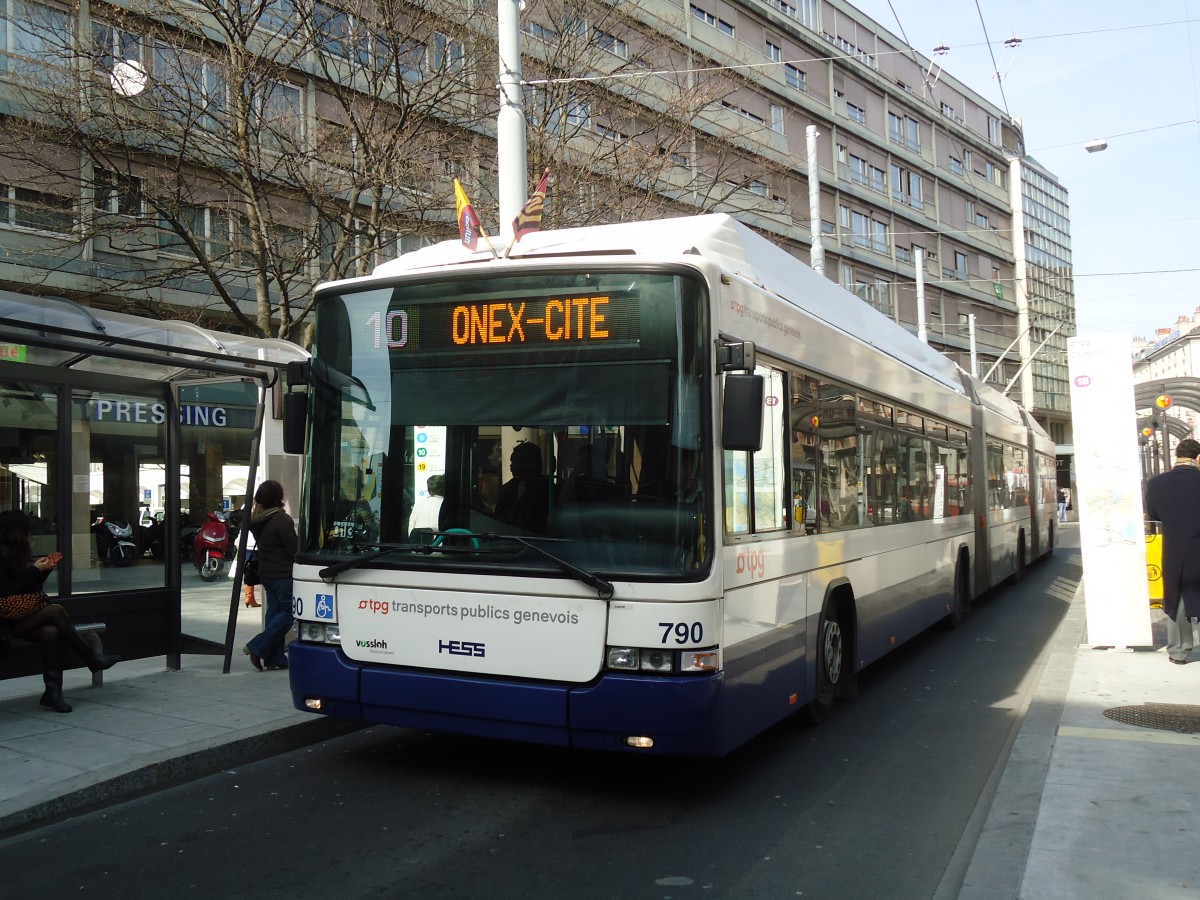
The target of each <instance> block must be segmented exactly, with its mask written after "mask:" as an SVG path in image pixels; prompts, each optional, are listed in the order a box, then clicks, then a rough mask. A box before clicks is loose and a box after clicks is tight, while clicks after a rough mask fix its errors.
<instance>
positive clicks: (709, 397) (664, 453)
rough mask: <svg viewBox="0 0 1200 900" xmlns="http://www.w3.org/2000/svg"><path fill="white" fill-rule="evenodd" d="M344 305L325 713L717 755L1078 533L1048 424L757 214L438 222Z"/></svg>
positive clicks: (334, 365) (315, 413)
mask: <svg viewBox="0 0 1200 900" xmlns="http://www.w3.org/2000/svg"><path fill="white" fill-rule="evenodd" d="M315 328H316V331H315V338H314V345H313V355H312V359H311V361H310V362H309V363H307V364H306V365H307V370H306V371H297V372H295V373H293V374H294V375H295V376H296V377H298V378H306V379H307V383H308V389H307V392H298V393H295V394H289V400H288V401H287V402H286V403H285V405H286V407H287V410H288V412H289V422H288V423H287V428H288V431H289V432H290V434H291V436H292V437H291V439H290V441H291V445H292V447H293V448H294V447H295V446H296V444H297V443H300V444H302V442H303V441H304V440H305V438H304V437H300V436H299V435H301V434H306V435H307V448H306V453H307V466H306V474H305V490H304V496H303V502H302V509H301V538H300V552H299V554H298V556H297V560H296V568H295V576H296V586H295V595H296V601H295V604H296V605H295V611H296V617H297V619H298V620H299V639H298V640H297V641H295V642H293V643H292V644H291V647H290V651H289V652H290V657H291V660H290V662H291V672H290V678H291V688H292V692H293V697H294V702H295V705H296V707H297V708H299V709H302V710H311V711H315V712H318V713H322V714H328V715H334V716H342V717H346V718H350V719H359V720H363V721H368V722H375V723H387V724H393V725H400V726H408V727H413V728H421V729H430V730H436V731H446V732H459V733H464V734H471V735H481V736H490V737H500V738H509V739H516V740H523V741H532V742H541V743H545V744H554V745H560V746H564V747H581V748H595V749H606V750H625V751H631V752H632V751H641V752H649V753H665V754H687V755H707V756H719V755H722V754H725V753H728V752H729V751H730V750H732V749H733V748H735V747H737V746H738V745H740V744H742V743H743V742H745V741H746V740H748V739H749V738H750V737H752V736H753V735H755V734H757V733H759V732H761V731H763V730H764V729H766V728H768V727H769V726H771V725H772V724H773V723H775V722H778V721H780V720H781V719H783V718H785V717H786V716H789V715H790V714H792V713H795V712H797V711H804V712H807V714H808V715H809V717H811V718H812V719H814V720H817V721H819V720H820V719H821V718H822V717H824V716H825V715H826V714H827V713H828V712H829V711H830V709H831V707H832V706H833V704H834V701H835V699H836V698H838V697H839V696H848V695H851V694H852V693H853V692H854V690H855V683H856V675H857V673H858V672H859V671H860V670H861V669H862V668H863V667H864V666H867V665H870V664H871V663H872V662H874V661H875V660H877V659H879V658H880V657H881V656H883V655H884V654H885V653H887V652H888V651H889V650H891V649H893V648H895V647H896V646H898V645H899V644H901V643H903V642H904V641H906V640H907V639H909V638H911V637H912V636H914V635H916V634H917V633H919V632H920V631H922V630H923V629H926V628H928V627H929V626H930V625H932V624H934V623H935V622H938V621H939V620H946V621H947V622H948V623H950V624H951V625H953V624H957V623H958V622H959V621H960V620H961V617H962V616H963V615H964V613H965V612H966V611H967V609H968V607H969V605H970V603H971V601H972V600H973V599H974V598H975V597H977V596H978V595H979V594H981V593H982V592H984V591H985V590H987V589H989V588H990V587H992V586H993V585H995V584H996V583H998V582H999V581H1001V580H1004V579H1006V578H1010V577H1011V578H1016V577H1019V576H1020V574H1021V572H1022V570H1023V569H1024V567H1025V565H1026V564H1027V563H1028V562H1032V561H1033V560H1034V559H1036V558H1037V557H1038V556H1040V555H1042V554H1044V553H1047V552H1049V551H1050V549H1051V548H1052V546H1053V544H1054V531H1053V529H1054V522H1055V515H1054V513H1055V504H1054V459H1053V445H1052V444H1051V443H1050V441H1049V439H1048V437H1047V436H1046V435H1045V433H1044V432H1042V431H1041V430H1040V429H1038V428H1037V426H1036V425H1034V423H1033V422H1032V421H1031V420H1029V419H1027V418H1025V417H1024V414H1023V413H1022V411H1021V410H1020V408H1019V407H1017V406H1016V405H1015V404H1013V403H1012V402H1011V401H1008V400H1006V399H1005V398H1004V397H1002V396H1000V395H999V394H998V393H997V392H995V391H993V390H991V389H989V388H987V387H986V386H984V385H982V384H981V383H979V382H977V381H976V380H974V379H972V378H970V377H969V376H966V375H964V374H963V373H962V372H961V371H960V370H959V369H958V368H956V366H955V365H953V364H952V363H951V362H950V361H949V360H947V359H946V358H945V357H944V356H942V355H940V354H939V353H937V352H935V351H934V350H932V349H930V348H929V347H928V346H926V345H925V344H924V343H922V342H921V341H919V340H918V339H917V338H915V337H913V336H912V335H910V334H909V333H908V332H906V331H905V330H904V329H903V328H901V327H900V326H899V325H897V324H896V323H894V322H893V321H891V320H890V319H888V318H887V317H885V316H883V315H880V314H879V313H877V312H876V311H874V310H873V309H871V308H870V307H868V306H867V305H866V304H865V303H863V302H862V301H861V300H859V299H858V298H857V297H855V296H853V295H851V294H850V293H848V292H846V291H844V290H842V289H841V288H839V287H838V286H836V285H834V284H832V283H831V282H829V281H828V280H826V279H825V278H823V277H822V276H820V275H818V274H817V273H815V272H813V271H812V270H811V269H809V268H808V267H807V266H805V265H803V264H802V263H800V262H799V261H797V260H795V259H793V258H792V257H791V256H789V255H788V254H787V253H785V252H784V251H782V250H781V249H779V248H777V247H775V246H774V245H772V244H771V243H770V242H768V241H766V240H764V239H763V238H761V237H759V236H757V235H756V234H754V233H753V232H752V231H751V230H749V229H748V228H746V227H745V226H743V225H741V224H739V223H738V222H736V221H734V220H733V219H731V218H730V217H728V216H723V215H710V216H701V217H695V218H679V219H671V220H665V221H655V222H645V223H640V224H629V225H613V226H599V227H593V228H579V229H571V230H564V231H557V232H555V231H548V232H541V233H535V234H531V235H527V236H526V237H524V238H523V239H522V241H521V243H520V244H519V245H517V253H516V254H514V255H513V256H512V257H511V258H507V259H494V258H493V257H492V256H491V254H489V253H483V252H480V253H475V254H471V253H469V252H468V251H467V250H466V249H465V248H464V247H463V246H462V245H461V243H459V242H457V241H455V242H448V243H444V244H439V245H437V246H433V247H428V248H425V249H422V250H418V251H415V252H413V253H408V254H405V255H403V256H401V257H400V258H399V259H397V260H395V261H392V262H388V263H385V264H383V265H381V266H379V267H378V269H377V270H376V271H375V272H374V274H372V275H371V276H369V277H364V278H358V279H353V280H346V281H341V282H337V283H331V284H325V285H322V286H321V287H319V288H318V290H317V293H316V326H315ZM305 393H306V395H307V396H306V398H305ZM297 409H299V410H300V412H301V414H300V415H299V416H295V415H290V414H291V413H292V412H293V411H295V410H297ZM297 420H299V422H298V421H297ZM305 421H306V422H307V428H304V425H305ZM298 424H299V425H300V426H301V427H300V428H297V425H298Z"/></svg>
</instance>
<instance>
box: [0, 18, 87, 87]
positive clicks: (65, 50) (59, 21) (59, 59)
mask: <svg viewBox="0 0 1200 900" xmlns="http://www.w3.org/2000/svg"><path fill="white" fill-rule="evenodd" d="M0 13H2V15H0V29H3V35H2V37H3V41H4V44H3V46H2V47H0V51H3V52H0V73H4V74H9V75H23V76H26V77H29V78H31V79H32V80H34V81H36V82H37V83H38V84H42V85H46V84H51V83H55V82H59V83H62V82H65V79H66V77H67V76H66V72H65V71H63V70H66V69H67V68H69V66H70V55H71V47H72V42H71V18H70V16H69V15H68V14H67V13H66V12H64V11H63V10H60V9H54V8H53V7H50V6H43V5H42V4H40V3H30V2H25V0H3V3H2V4H0Z"/></svg>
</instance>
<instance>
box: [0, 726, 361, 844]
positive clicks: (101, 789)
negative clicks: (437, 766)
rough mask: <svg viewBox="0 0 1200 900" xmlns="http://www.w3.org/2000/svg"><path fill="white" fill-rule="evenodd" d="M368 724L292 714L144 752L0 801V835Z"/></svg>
mask: <svg viewBox="0 0 1200 900" xmlns="http://www.w3.org/2000/svg"><path fill="white" fill-rule="evenodd" d="M366 727H368V726H367V725H365V724H364V723H362V722H356V721H350V720H345V719H334V718H327V717H324V716H321V717H315V716H314V717H309V716H303V717H301V716H294V717H290V718H289V719H288V720H286V722H285V724H283V725H281V726H275V727H266V728H264V727H261V726H260V727H257V728H251V729H245V730H243V731H240V732H236V733H234V734H231V735H226V736H223V737H221V738H218V739H213V740H211V741H210V742H209V743H208V744H207V745H206V746H202V747H200V748H198V749H195V750H191V751H189V752H186V753H184V754H182V755H180V754H179V753H178V751H177V749H168V750H163V751H161V752H159V753H154V754H150V755H147V756H142V757H140V758H138V759H137V760H133V761H130V762H129V763H127V764H124V765H118V766H113V767H111V768H109V769H106V770H104V771H100V772H92V773H88V774H86V775H80V776H78V777H76V778H73V779H71V780H70V781H67V782H64V783H63V784H61V785H57V786H56V787H54V788H50V789H47V790H44V791H41V792H40V793H38V794H34V795H32V796H30V797H25V798H21V800H20V803H21V808H20V809H14V810H11V811H8V810H5V809H4V807H5V806H6V805H7V804H4V803H0V838H5V837H11V836H12V835H14V834H16V833H18V832H20V831H25V830H28V829H30V828H35V827H36V828H40V827H42V826H44V825H50V824H53V823H54V822H58V821H61V820H63V819H66V818H69V817H71V816H73V815H76V814H78V813H83V812H90V811H92V810H95V809H99V808H102V807H105V806H110V805H112V804H114V803H119V802H123V801H125V800H130V799H132V798H134V797H137V796H140V795H142V794H146V793H150V792H152V791H159V790H163V789H164V788H169V787H174V786H176V785H179V784H183V783H185V782H188V781H195V780H196V779H198V778H204V777H206V776H208V775H214V774H216V773H217V772H220V771H222V770H224V769H229V768H232V767H234V766H241V765H246V764H248V763H252V762H257V761H258V760H261V759H266V758H267V757H270V756H274V755H276V754H279V753H286V752H288V751H290V750H297V749H299V748H301V747H306V746H308V745H310V744H317V743H320V742H321V741H327V740H331V739H333V738H338V737H342V736H343V735H346V734H350V733H352V732H354V731H359V730H361V729H363V728H366Z"/></svg>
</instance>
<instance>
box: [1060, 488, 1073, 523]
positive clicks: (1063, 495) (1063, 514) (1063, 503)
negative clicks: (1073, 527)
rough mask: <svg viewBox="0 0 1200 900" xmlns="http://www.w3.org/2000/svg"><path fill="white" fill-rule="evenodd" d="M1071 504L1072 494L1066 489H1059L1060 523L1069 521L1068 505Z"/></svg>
mask: <svg viewBox="0 0 1200 900" xmlns="http://www.w3.org/2000/svg"><path fill="white" fill-rule="evenodd" d="M1070 502H1071V492H1070V490H1068V489H1067V488H1065V487H1060V488H1059V489H1058V521H1060V522H1065V521H1067V504H1068V503H1070Z"/></svg>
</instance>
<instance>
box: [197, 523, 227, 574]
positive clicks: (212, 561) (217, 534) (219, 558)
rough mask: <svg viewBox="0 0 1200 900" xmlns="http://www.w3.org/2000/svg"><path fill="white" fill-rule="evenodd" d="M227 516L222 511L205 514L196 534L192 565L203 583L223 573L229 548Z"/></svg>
mask: <svg viewBox="0 0 1200 900" xmlns="http://www.w3.org/2000/svg"><path fill="white" fill-rule="evenodd" d="M230 541H231V536H230V528H229V515H228V513H226V512H224V511H222V510H214V511H213V512H210V513H206V514H205V522H204V524H203V525H201V526H200V530H199V531H197V532H196V538H195V545H194V550H193V553H192V563H193V564H194V565H195V566H196V571H198V572H199V573H200V578H201V579H203V580H204V581H216V580H217V579H218V578H220V577H221V575H222V573H223V572H224V571H225V561H226V559H228V558H229V547H230Z"/></svg>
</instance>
